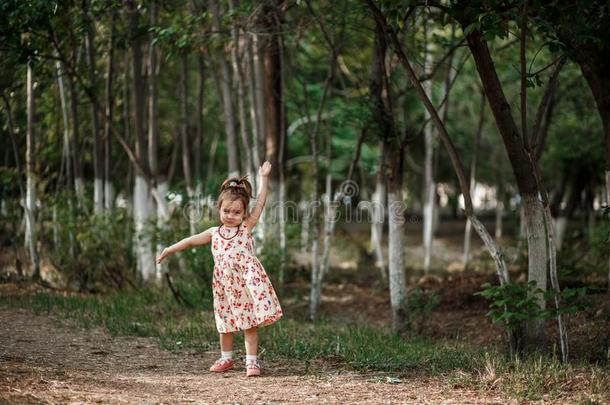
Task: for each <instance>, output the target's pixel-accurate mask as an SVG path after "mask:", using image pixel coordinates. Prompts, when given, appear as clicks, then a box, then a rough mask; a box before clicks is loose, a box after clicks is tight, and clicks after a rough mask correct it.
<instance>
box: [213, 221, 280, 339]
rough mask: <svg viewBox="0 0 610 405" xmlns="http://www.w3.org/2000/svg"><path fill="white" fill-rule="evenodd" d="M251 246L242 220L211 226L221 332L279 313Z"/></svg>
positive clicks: (262, 323) (261, 322)
mask: <svg viewBox="0 0 610 405" xmlns="http://www.w3.org/2000/svg"><path fill="white" fill-rule="evenodd" d="M221 232H222V234H221ZM252 246H253V244H252V235H251V234H250V230H249V229H248V226H247V224H246V223H244V222H242V223H241V224H240V225H239V226H238V227H236V228H227V227H225V226H220V227H216V228H214V231H213V233H212V255H213V256H214V276H213V280H212V289H213V292H214V318H215V320H216V328H217V329H218V332H220V333H228V332H236V331H239V330H245V329H250V328H253V327H260V326H265V325H269V324H271V323H273V322H275V321H277V320H278V319H280V317H281V316H282V308H281V307H280V302H279V301H278V299H277V295H276V294H275V290H274V289H273V286H272V285H271V281H270V280H269V277H268V276H267V273H266V272H265V269H264V268H263V265H262V264H261V262H260V261H259V260H258V259H257V258H256V256H255V255H254V249H253V247H252Z"/></svg>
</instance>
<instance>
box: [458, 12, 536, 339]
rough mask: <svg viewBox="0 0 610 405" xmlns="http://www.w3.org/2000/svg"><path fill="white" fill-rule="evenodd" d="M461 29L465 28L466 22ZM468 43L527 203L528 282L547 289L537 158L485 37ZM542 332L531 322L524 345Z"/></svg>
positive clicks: (475, 35)
mask: <svg viewBox="0 0 610 405" xmlns="http://www.w3.org/2000/svg"><path fill="white" fill-rule="evenodd" d="M462 26H465V25H464V23H462ZM467 40H468V46H469V48H470V50H471V52H472V55H473V57H474V60H475V64H476V66H477V70H478V72H479V76H480V78H481V81H482V83H483V87H484V89H485V94H486V96H487V99H488V100H489V105H490V107H491V110H492V112H493V114H494V117H495V120H496V124H497V126H498V129H499V131H500V134H501V135H502V140H503V141H504V145H505V147H506V151H507V154H508V158H509V161H510V163H511V166H512V169H513V173H514V175H515V179H516V181H517V186H518V188H519V193H520V194H521V198H522V200H523V202H524V215H525V229H526V233H527V240H528V257H529V263H528V266H529V268H528V280H529V281H535V282H536V285H537V287H538V288H541V289H543V290H544V289H546V284H547V282H546V277H547V276H546V275H547V271H546V268H547V252H546V247H545V243H544V241H545V236H544V226H543V210H544V208H543V204H542V201H540V200H539V199H538V195H542V194H543V193H544V190H542V188H541V185H540V184H541V183H540V179H539V173H540V171H539V169H538V163H537V160H536V156H535V153H534V151H532V149H531V145H529V141H528V140H527V139H524V135H525V134H522V133H520V132H519V129H518V128H517V125H516V123H515V121H514V119H513V116H512V113H511V109H510V105H509V104H508V101H507V99H506V97H505V95H504V92H503V90H502V86H501V84H500V81H499V79H498V76H497V74H496V70H495V67H494V64H493V61H492V59H491V55H490V54H489V49H488V48H487V43H486V42H485V40H484V39H483V37H482V34H481V33H480V32H479V31H477V30H474V31H473V32H471V33H470V34H468V35H467ZM524 145H525V147H524ZM543 304H544V302H543V301H542V300H540V305H541V306H542V305H543ZM543 332H544V331H543V329H542V322H540V321H531V322H529V323H528V325H527V326H526V336H525V345H526V346H527V347H540V345H541V344H542V343H543V340H544V333H543Z"/></svg>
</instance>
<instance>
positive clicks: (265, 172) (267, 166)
mask: <svg viewBox="0 0 610 405" xmlns="http://www.w3.org/2000/svg"><path fill="white" fill-rule="evenodd" d="M269 173H271V163H269V162H268V161H265V163H263V165H262V166H261V167H259V168H258V175H259V177H260V186H259V190H258V196H257V197H256V205H255V206H254V208H253V209H252V211H251V212H250V215H248V218H246V220H245V222H246V225H247V226H248V228H249V229H250V230H252V228H254V226H255V225H256V223H257V222H258V219H259V218H260V216H261V214H262V213H263V210H264V209H265V202H266V200H267V185H268V182H269Z"/></svg>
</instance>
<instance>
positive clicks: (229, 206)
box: [220, 200, 246, 226]
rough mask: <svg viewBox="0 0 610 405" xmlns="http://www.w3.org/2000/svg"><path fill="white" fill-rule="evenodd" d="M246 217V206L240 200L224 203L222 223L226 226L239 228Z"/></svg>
mask: <svg viewBox="0 0 610 405" xmlns="http://www.w3.org/2000/svg"><path fill="white" fill-rule="evenodd" d="M245 217H246V212H245V210H244V205H243V203H242V202H241V201H240V200H235V201H225V202H223V203H222V206H221V207H220V222H222V223H223V224H224V225H225V226H239V224H241V223H242V221H243V220H244V218H245Z"/></svg>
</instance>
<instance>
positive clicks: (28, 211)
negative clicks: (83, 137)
mask: <svg viewBox="0 0 610 405" xmlns="http://www.w3.org/2000/svg"><path fill="white" fill-rule="evenodd" d="M26 81H27V83H26V86H27V89H26V90H27V134H26V152H25V170H26V196H25V201H24V204H23V208H24V212H25V220H26V221H25V240H26V247H27V248H28V251H29V253H30V261H31V265H32V278H33V279H39V278H40V260H39V258H38V246H37V237H36V173H35V166H34V156H35V150H36V136H35V132H34V131H35V130H34V119H35V106H34V78H33V73H32V64H31V62H28V65H27V79H26Z"/></svg>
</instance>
